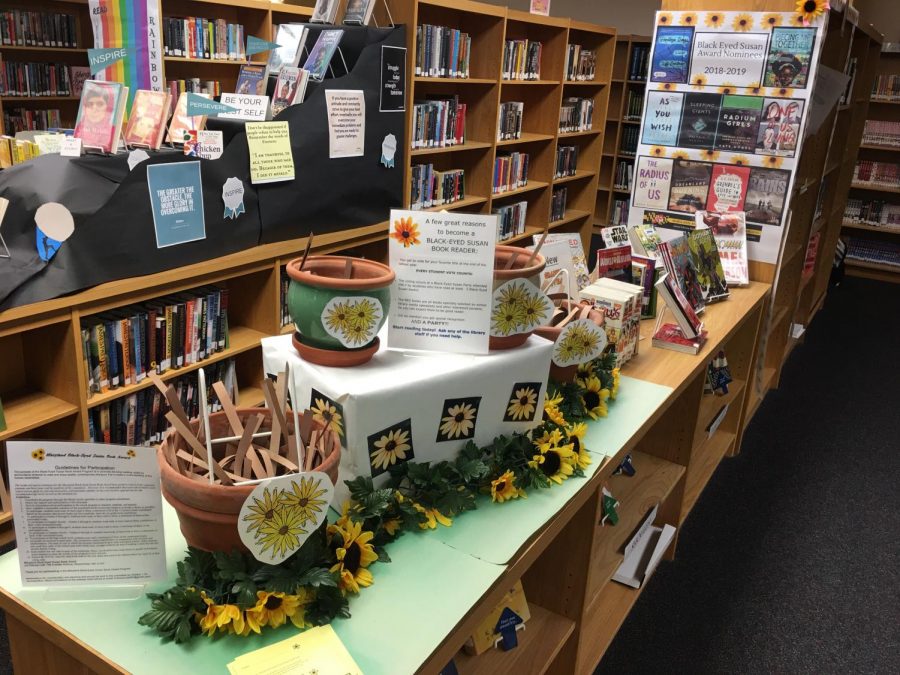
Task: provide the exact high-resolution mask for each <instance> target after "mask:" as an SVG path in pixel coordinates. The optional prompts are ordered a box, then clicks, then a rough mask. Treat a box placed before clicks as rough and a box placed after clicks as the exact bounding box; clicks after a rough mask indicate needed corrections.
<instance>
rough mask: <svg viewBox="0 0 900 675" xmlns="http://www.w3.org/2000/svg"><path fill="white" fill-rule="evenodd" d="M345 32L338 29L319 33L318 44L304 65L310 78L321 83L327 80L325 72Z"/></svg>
mask: <svg viewBox="0 0 900 675" xmlns="http://www.w3.org/2000/svg"><path fill="white" fill-rule="evenodd" d="M343 36H344V31H343V30H341V29H339V28H336V29H334V30H323V31H322V32H321V33H319V37H318V39H316V44H314V45H313V48H312V49H311V50H310V51H309V57H307V59H306V63H304V64H303V69H304V70H308V71H309V76H310V78H312V79H313V80H317V81H319V82H321V81H322V80H324V79H325V72H326V71H327V70H328V66H329V65H330V64H331V58H332V57H333V56H334V53H335V51H337V48H338V45H339V44H340V42H341V38H342V37H343Z"/></svg>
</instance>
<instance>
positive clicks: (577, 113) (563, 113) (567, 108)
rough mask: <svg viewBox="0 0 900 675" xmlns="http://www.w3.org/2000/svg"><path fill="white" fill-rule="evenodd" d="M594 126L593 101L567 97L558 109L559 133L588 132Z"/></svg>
mask: <svg viewBox="0 0 900 675" xmlns="http://www.w3.org/2000/svg"><path fill="white" fill-rule="evenodd" d="M593 126H594V99H592V98H579V97H577V96H567V97H566V98H564V99H563V103H562V106H561V107H560V109H559V131H560V133H572V132H574V131H590V130H591V129H592V128H593Z"/></svg>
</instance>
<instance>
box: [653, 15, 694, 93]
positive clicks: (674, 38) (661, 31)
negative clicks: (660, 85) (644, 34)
mask: <svg viewBox="0 0 900 675" xmlns="http://www.w3.org/2000/svg"><path fill="white" fill-rule="evenodd" d="M693 37H694V27H693V26H659V27H658V28H657V29H656V43H655V44H654V45H653V63H652V64H651V66H650V81H651V82H676V83H679V82H682V83H683V82H687V81H688V65H689V64H690V58H691V39H692V38H693Z"/></svg>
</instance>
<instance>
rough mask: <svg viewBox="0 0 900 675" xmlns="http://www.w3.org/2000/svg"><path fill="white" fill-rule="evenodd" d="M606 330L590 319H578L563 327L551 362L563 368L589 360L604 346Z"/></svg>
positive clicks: (600, 351)
mask: <svg viewBox="0 0 900 675" xmlns="http://www.w3.org/2000/svg"><path fill="white" fill-rule="evenodd" d="M606 342H607V338H606V332H605V331H604V330H603V328H602V327H600V326H598V325H597V324H596V323H594V322H593V321H591V320H590V319H578V320H577V321H573V322H572V323H570V324H568V325H567V326H566V327H565V328H563V330H562V332H561V333H560V334H559V337H558V338H557V340H556V345H555V347H554V350H553V357H552V358H553V363H555V364H556V365H558V366H560V367H562V368H565V367H566V366H572V365H575V364H580V363H585V362H590V361H593V360H594V359H596V358H597V357H599V356H600V355H601V354H602V353H603V350H604V348H605V347H606Z"/></svg>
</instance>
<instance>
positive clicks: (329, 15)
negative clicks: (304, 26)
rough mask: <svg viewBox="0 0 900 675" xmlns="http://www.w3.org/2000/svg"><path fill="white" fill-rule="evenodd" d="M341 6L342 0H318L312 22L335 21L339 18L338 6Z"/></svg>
mask: <svg viewBox="0 0 900 675" xmlns="http://www.w3.org/2000/svg"><path fill="white" fill-rule="evenodd" d="M340 6H341V2H340V0H316V6H315V8H314V9H313V13H312V18H310V20H309V22H310V23H331V24H333V23H334V20H335V19H336V18H337V13H338V8H339V7H340Z"/></svg>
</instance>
